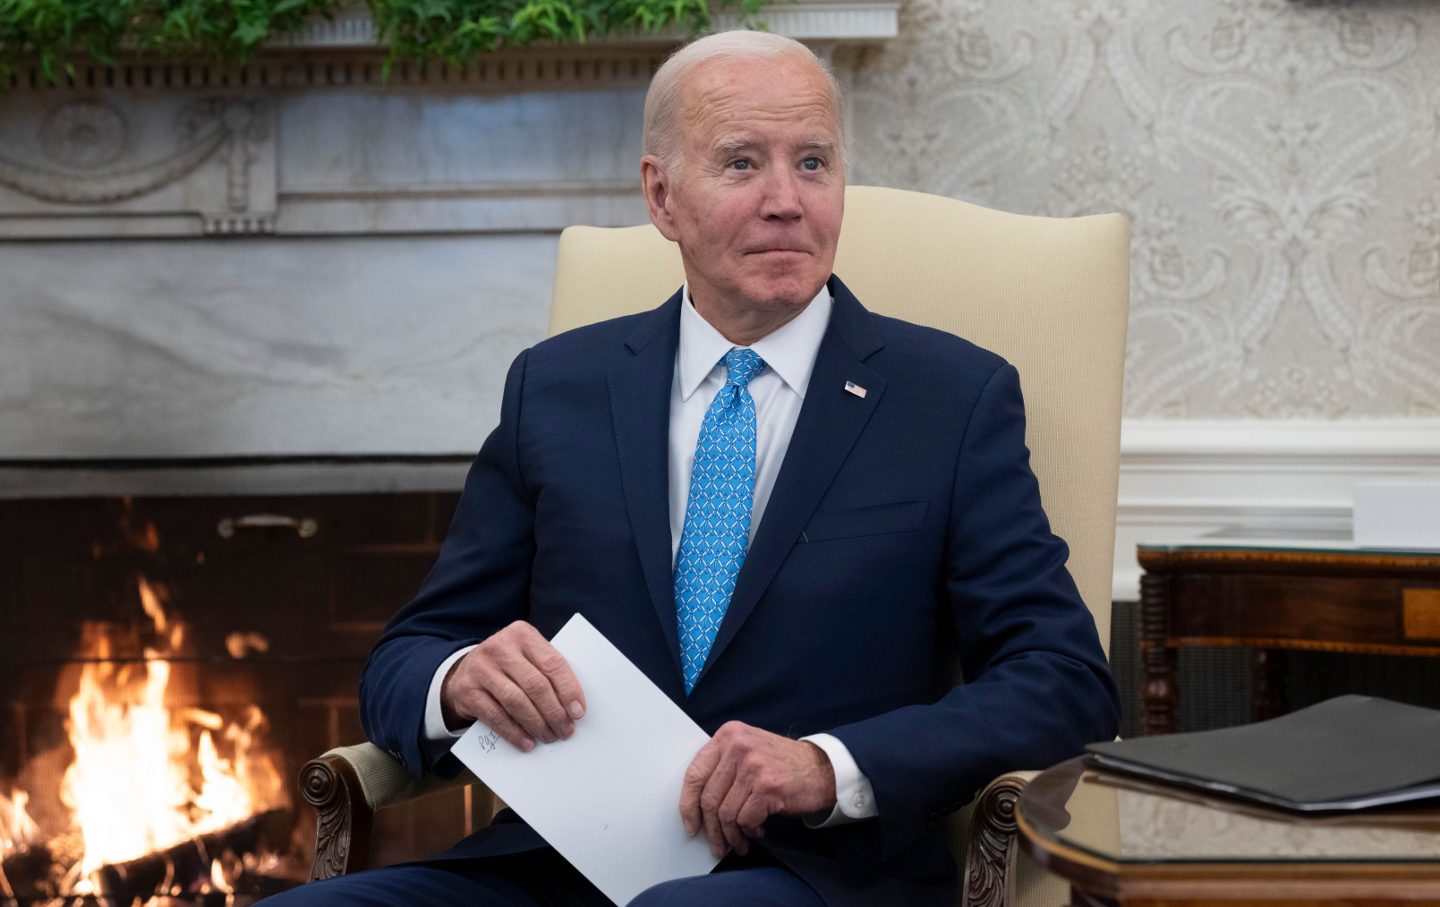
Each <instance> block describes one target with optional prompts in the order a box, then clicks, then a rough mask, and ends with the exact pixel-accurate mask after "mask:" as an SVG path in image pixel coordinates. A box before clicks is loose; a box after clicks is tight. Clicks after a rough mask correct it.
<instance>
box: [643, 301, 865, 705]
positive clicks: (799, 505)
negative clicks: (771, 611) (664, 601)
mask: <svg viewBox="0 0 1440 907" xmlns="http://www.w3.org/2000/svg"><path fill="white" fill-rule="evenodd" d="M830 289H831V292H832V293H833V294H834V297H835V305H834V308H833V309H832V310H831V313H830V324H829V325H828V326H827V328H826V330H825V336H824V338H823V339H822V340H821V341H820V350H819V352H818V353H817V354H816V357H815V368H814V369H813V370H812V371H811V373H810V385H809V387H807V388H806V391H805V402H804V404H803V405H802V406H801V407H800V416H799V418H798V419H797V421H796V423H795V432H794V433H793V434H792V435H791V436H790V446H789V448H788V449H787V450H786V452H785V460H784V463H783V464H782V465H781V467H780V474H779V475H778V476H776V478H775V488H774V489H773V490H772V491H771V492H770V501H769V503H768V504H766V506H765V513H764V515H763V516H762V517H761V520H760V526H759V528H758V529H757V530H756V532H755V540H754V541H753V542H752V543H751V545H750V550H749V552H748V553H747V554H746V555H745V563H744V565H743V566H742V567H741V568H740V576H739V578H738V579H737V580H736V583H735V592H734V594H733V595H731V597H730V607H729V608H728V609H727V610H726V612H725V619H724V620H723V621H722V622H721V624H720V631H719V633H718V635H717V636H716V638H715V644H714V646H713V647H712V648H711V649H710V655H709V657H708V658H707V659H706V660H705V667H704V669H703V670H702V671H701V673H700V677H699V678H698V679H697V680H696V684H697V685H698V684H699V683H700V682H702V681H703V680H704V679H705V674H706V673H707V672H708V671H709V670H710V666H711V665H713V664H714V663H715V662H716V660H717V659H719V657H720V655H721V653H722V652H723V651H724V650H725V647H726V646H727V645H728V644H729V643H730V640H732V639H734V638H735V634H736V633H738V632H739V630H740V627H741V625H742V624H744V623H745V619H746V618H748V617H749V616H750V612H751V611H753V610H754V609H755V605H756V603H758V602H759V601H760V597H761V596H762V595H763V594H764V592H765V589H766V588H767V587H769V585H770V581H771V580H772V579H774V577H775V573H776V571H777V570H779V569H780V565H781V564H782V563H784V561H785V558H786V556H787V555H788V554H789V553H790V549H791V548H792V547H793V546H794V544H795V541H796V539H798V538H799V537H800V533H801V531H802V530H804V528H805V526H806V524H807V523H808V522H809V521H810V517H811V516H812V515H813V514H814V513H815V508H816V507H818V506H819V504H820V499H821V498H822V497H824V495H825V492H826V490H827V489H829V487H830V483H831V482H832V481H833V480H834V478H835V474H836V473H838V472H839V471H840V466H841V465H842V464H843V463H844V462H845V457H846V456H847V455H848V454H849V452H850V448H851V447H853V446H854V444H855V440H856V439H857V438H858V437H859V436H860V432H861V430H862V429H864V427H865V423H866V422H868V421H869V420H870V414H871V413H872V412H874V411H875V406H876V404H878V403H879V402H880V397H881V396H882V395H883V394H884V391H885V379H884V378H882V377H880V375H879V374H878V373H876V372H875V371H874V370H872V369H871V368H869V367H868V366H866V365H865V364H864V360H865V359H867V358H869V357H870V356H871V355H872V354H873V353H875V352H876V351H877V350H879V349H880V348H881V347H883V346H884V345H885V343H884V341H883V340H881V338H880V336H879V335H878V334H877V333H875V331H874V329H873V328H872V327H871V326H870V324H869V320H870V318H871V315H870V313H869V312H867V311H866V310H865V309H864V307H863V306H861V305H860V303H859V301H858V300H857V299H856V298H855V296H854V294H853V293H851V292H850V291H849V289H847V288H846V287H845V285H844V284H843V283H841V282H840V279H839V278H838V277H831V279H830ZM847 381H849V382H854V383H855V384H857V385H859V386H860V387H863V388H864V389H865V396H864V397H860V396H856V395H855V394H853V393H850V392H848V391H847V390H846V389H845V383H846V382H847ZM670 625H671V627H672V628H673V626H674V615H673V614H672V615H671V624H670Z"/></svg>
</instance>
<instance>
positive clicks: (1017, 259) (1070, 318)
mask: <svg viewBox="0 0 1440 907" xmlns="http://www.w3.org/2000/svg"><path fill="white" fill-rule="evenodd" d="M845 204H846V212H845V220H844V228H843V230H842V233H841V236H840V249H839V252H838V254H837V256H836V262H835V271H836V273H837V274H839V275H840V276H841V277H843V278H844V280H845V282H846V285H847V286H849V287H850V288H851V289H852V290H854V292H855V294H856V296H858V297H859V299H860V300H861V302H863V303H864V304H865V305H866V306H867V307H868V308H870V309H871V310H872V311H875V312H879V313H881V314H885V315H893V316H896V317H899V318H903V319H906V320H908V321H914V322H918V323H920V324H925V325H930V326H932V327H936V328H941V329H943V330H947V331H951V332H953V333H956V334H959V335H961V336H963V337H965V338H967V339H969V340H972V341H974V342H976V343H978V344H980V345H981V346H984V347H987V348H989V349H991V350H994V351H995V352H997V353H1000V354H1001V355H1002V356H1004V357H1005V358H1006V359H1008V360H1010V362H1012V363H1013V364H1014V365H1015V366H1016V368H1017V369H1019V372H1020V380H1021V386H1022V388H1023V390H1024V394H1025V403H1026V412H1027V415H1028V428H1027V431H1026V441H1027V442H1028V444H1029V446H1030V450H1031V457H1032V460H1031V462H1032V465H1033V467H1034V470H1035V473H1036V475H1037V476H1038V477H1039V480H1040V493H1041V498H1042V500H1043V501H1044V504H1045V509H1046V511H1047V512H1048V513H1049V515H1050V520H1051V523H1052V525H1053V527H1054V530H1055V532H1056V533H1058V534H1059V535H1060V536H1061V537H1062V538H1064V539H1065V540H1066V542H1068V543H1069V545H1070V561H1069V568H1070V571H1071V573H1072V574H1073V575H1074V577H1075V581H1076V583H1078V585H1079V587H1080V593H1081V595H1082V597H1083V598H1084V599H1085V603H1086V605H1087V606H1089V608H1090V611H1091V613H1092V614H1094V616H1095V623H1096V626H1097V628H1098V629H1099V631H1100V639H1101V642H1102V643H1103V644H1105V645H1106V646H1107V649H1108V646H1109V637H1110V581H1111V572H1112V566H1111V565H1112V558H1113V555H1114V546H1115V495H1116V486H1117V482H1118V474H1119V454H1120V392H1121V374H1122V370H1123V365H1124V359H1125V329H1126V321H1127V315H1128V309H1129V257H1130V231H1129V226H1128V224H1127V223H1126V221H1125V219H1124V217H1122V216H1120V215H1118V214H1106V215H1099V216H1094V217H1080V218H1064V219H1058V218H1042V217H1027V216H1022V215H1017V214H1007V213H1004V212H1000V211H992V210H990V209H987V208H982V207H979V206H977V205H972V204H967V203H965V202H960V201H955V200H953V199H947V198H940V197H938V196H933V195H924V194H921V193H916V192H904V191H900V190H895V189H881V188H876V187H871V186H852V187H850V188H849V189H847V190H846V196H845ZM683 279H684V275H683V272H682V270H681V266H680V256H679V252H678V250H677V248H676V247H675V246H674V245H673V244H671V243H670V242H668V241H667V240H665V239H664V238H663V237H661V236H660V234H659V233H658V232H657V231H656V230H655V229H654V228H653V227H650V226H644V227H625V228H618V229H606V228H597V227H571V228H570V229H568V230H566V231H565V232H564V233H563V234H562V235H561V238H560V251H559V262H558V265H557V267H556V274H555V295H554V299H553V302H552V305H551V310H550V331H551V333H557V332H559V331H564V330H568V329H570V328H573V327H577V326H579V325H583V324H587V323H590V322H594V321H599V320H601V319H604V318H610V317H613V316H616V315H623V314H628V313H631V312H635V311H640V310H642V309H645V308H650V307H653V306H655V305H658V304H659V303H660V302H661V301H663V300H664V299H665V298H666V297H667V296H669V295H670V294H671V293H673V292H674V291H675V288H676V287H677V286H679V285H680V283H681V281H682V280H683ZM1023 717H1024V716H1016V720H1023ZM1016 768H1017V769H1026V770H1036V769H1041V768H1045V766H1041V765H1027V766H1016ZM1028 777H1029V776H1028V775H1027V774H1026V773H1025V772H1016V773H1014V774H1010V775H1005V776H1003V777H1001V778H998V779H996V780H995V781H994V782H992V783H991V784H990V785H989V786H988V787H986V788H985V790H983V791H982V792H981V793H980V794H979V796H977V797H976V799H975V801H974V802H973V803H972V804H971V805H970V806H969V807H967V808H966V809H965V810H963V811H961V812H960V813H958V814H957V816H956V817H955V818H954V819H953V820H952V823H951V837H952V847H953V849H954V852H955V854H956V857H957V859H959V860H961V861H962V864H963V865H962V867H961V873H962V876H961V879H962V882H961V903H962V904H964V905H982V904H983V905H996V904H1024V905H1037V907H1038V905H1049V907H1053V905H1056V904H1061V903H1065V902H1066V899H1067V897H1068V893H1067V891H1066V889H1065V888H1064V886H1063V885H1061V884H1060V883H1059V881H1058V880H1057V879H1055V878H1054V877H1051V876H1048V875H1046V874H1045V873H1044V872H1043V871H1042V870H1040V869H1039V868H1038V867H1037V866H1035V865H1034V864H1033V863H1031V862H1029V860H1028V859H1026V858H1025V857H1023V855H1017V851H1016V847H1015V821H1014V808H1015V800H1016V798H1017V796H1018V793H1019V791H1020V789H1021V788H1022V787H1023V786H1024V784H1025V782H1026V780H1027V779H1028ZM473 781H474V779H473V778H469V779H463V778H462V779H459V780H457V781H452V782H448V783H450V784H455V783H466V782H473ZM301 788H302V791H303V792H304V794H305V796H306V799H307V800H309V801H310V802H311V803H312V804H314V805H315V806H316V807H317V809H319V810H320V817H319V826H318V841H317V848H316V857H315V865H314V869H313V871H312V878H326V877H329V876H332V875H338V874H341V873H344V872H347V871H351V870H355V869H359V868H362V867H364V866H365V865H367V860H368V855H369V850H370V841H369V829H370V821H371V817H372V816H373V814H374V811H375V810H377V809H380V808H381V807H384V806H386V805H389V804H392V803H396V802H400V801H403V800H406V799H410V798H412V797H415V796H418V795H420V794H423V793H428V792H430V791H433V790H434V789H435V788H436V782H434V781H433V780H425V781H420V782H414V781H412V780H411V779H410V778H409V777H408V776H407V775H406V774H405V771H404V769H403V768H402V767H401V766H400V764H399V763H398V762H396V761H395V760H393V759H391V758H390V757H389V756H387V755H385V754H384V753H383V752H381V751H380V750H379V749H377V748H375V747H373V746H371V745H369V744H361V745H359V746H352V747H342V748H340V749H337V750H331V751H330V752H329V753H326V754H325V755H324V756H322V757H320V758H319V759H317V760H315V761H313V762H311V763H310V764H309V765H307V766H306V768H305V771H304V773H303V775H302V779H301Z"/></svg>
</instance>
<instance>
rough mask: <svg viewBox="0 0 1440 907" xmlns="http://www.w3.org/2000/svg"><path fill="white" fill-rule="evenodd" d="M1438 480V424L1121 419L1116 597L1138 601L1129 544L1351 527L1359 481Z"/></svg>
mask: <svg viewBox="0 0 1440 907" xmlns="http://www.w3.org/2000/svg"><path fill="white" fill-rule="evenodd" d="M1406 475H1430V476H1440V418H1427V419H1375V420H1359V419H1357V420H1350V421H1343V422H1319V421H1313V422H1312V421H1293V422H1291V421H1285V422H1280V421H1259V420H1253V421H1251V420H1236V421H1213V422H1212V421H1204V422H1202V421H1161V420H1129V421H1127V422H1126V423H1125V425H1124V427H1123V428H1122V430H1121V436H1120V494H1119V507H1118V510H1117V514H1116V545H1115V592H1114V596H1115V598H1116V600H1118V601H1134V600H1136V599H1137V598H1138V596H1139V578H1140V568H1139V566H1138V565H1137V564H1136V563H1135V546H1136V545H1137V544H1140V543H1172V542H1182V541H1187V540H1190V539H1194V538H1197V537H1199V536H1202V535H1205V534H1206V533H1209V532H1213V531H1216V530H1218V529H1225V528H1230V527H1236V528H1239V529H1241V530H1244V531H1256V532H1276V531H1279V532H1286V531H1304V530H1331V531H1336V530H1339V531H1349V529H1350V515H1351V501H1352V489H1353V487H1354V485H1355V483H1356V482H1358V481H1363V480H1365V479H1379V478H1392V477H1395V476H1406Z"/></svg>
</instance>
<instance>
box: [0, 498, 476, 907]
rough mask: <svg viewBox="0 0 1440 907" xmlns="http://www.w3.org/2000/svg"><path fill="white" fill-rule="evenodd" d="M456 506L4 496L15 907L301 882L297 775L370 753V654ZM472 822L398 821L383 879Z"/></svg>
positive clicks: (447, 815) (461, 809)
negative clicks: (362, 713)
mask: <svg viewBox="0 0 1440 907" xmlns="http://www.w3.org/2000/svg"><path fill="white" fill-rule="evenodd" d="M40 484H42V485H43V483H40ZM141 484H143V483H141ZM181 484H183V483H181ZM455 501H456V495H455V493H454V492H447V491H409V492H379V493H376V492H373V491H371V492H365V493H359V492H351V493H331V494H308V495H301V494H266V495H236V494H227V495H215V494H207V495H187V496H158V495H157V496H149V495H138V496H125V497H117V496H106V495H97V496H92V497H63V498H62V497H30V498H22V499H5V500H0V672H3V674H0V676H3V677H4V680H3V681H0V859H3V863H0V866H3V868H4V872H5V874H4V876H3V877H0V904H7V905H8V904H11V903H22V904H23V903H34V904H54V905H60V904H65V905H69V904H91V903H97V904H98V903H115V904H130V903H135V902H137V899H138V902H139V903H144V904H156V905H159V904H170V903H206V904H210V903H216V904H248V903H250V902H251V901H253V900H254V899H256V898H257V897H259V896H261V895H263V894H265V893H269V892H272V891H275V890H278V889H281V888H284V887H288V886H290V885H292V884H296V883H298V882H299V881H301V880H303V879H304V878H305V877H306V874H307V872H308V869H309V851H310V849H311V848H312V847H313V843H314V820H313V817H312V815H311V812H310V810H309V809H308V807H305V805H304V803H303V801H301V800H300V798H299V797H298V795H297V792H296V789H295V778H296V776H297V773H298V772H299V770H300V767H301V766H302V765H303V764H304V762H305V761H306V760H308V759H310V758H313V757H314V756H316V755H318V754H319V753H321V752H323V751H324V750H326V749H328V748H330V747H332V746H335V745H339V744H344V743H354V742H357V741H359V740H360V739H361V738H362V732H361V729H360V723H359V718H358V709H357V703H356V689H357V683H358V679H359V674H360V670H361V668H362V666H363V664H364V660H365V657H366V655H367V653H368V651H369V648H370V646H371V644H372V643H373V642H374V640H375V638H376V636H377V635H378V633H379V631H380V629H381V627H382V626H383V625H384V623H385V621H386V620H387V619H388V618H389V616H390V615H391V614H392V613H393V612H394V611H395V610H396V609H397V608H398V607H400V606H401V605H403V604H404V603H405V602H406V601H407V600H408V599H409V598H410V597H411V596H412V595H413V594H414V592H415V589H416V588H417V587H418V585H419V583H420V581H421V579H422V578H423V577H424V574H425V572H426V570H428V568H429V566H430V565H431V563H433V561H434V558H435V556H436V554H437V552H438V548H439V544H440V541H441V540H442V539H443V536H444V532H445V529H446V526H447V525H448V522H449V518H450V514H451V512H452V511H453V509H454V506H455ZM87 697H88V698H87ZM162 708H163V712H157V709H162ZM157 715H158V716H159V717H157ZM106 721H108V722H110V723H111V724H112V725H119V726H120V727H119V729H118V730H117V729H116V728H115V727H111V728H109V729H108V730H105V729H100V730H97V729H96V727H94V725H96V724H103V723H104V722H106ZM143 732H148V733H149V734H150V737H148V738H145V739H144V740H135V739H130V737H126V736H125V735H131V736H143ZM107 734H108V735H109V738H108V739H107V737H106V735H107ZM97 736H98V737H99V738H101V739H100V740H98V741H97V740H96V739H95V738H96V737H97ZM167 760H168V761H167ZM156 777H160V781H159V782H157V781H156ZM157 785H158V786H157ZM227 797H228V798H229V799H228V800H227ZM236 797H240V798H241V799H240V802H239V803H238V804H237V802H236V800H235V798H236ZM246 798H248V799H246ZM161 807H168V808H170V809H171V812H170V813H169V814H168V815H167V816H162V817H161V818H159V819H156V818H153V817H151V816H150V814H151V813H152V812H154V811H156V810H160V808H161ZM466 809H467V807H466V804H465V801H464V799H463V792H458V791H457V792H451V793H449V794H441V795H437V796H436V797H434V798H430V799H428V800H427V801H422V802H421V803H418V804H416V805H415V806H413V807H408V808H402V809H397V810H391V811H387V814H386V815H383V816H382V817H381V821H382V822H384V823H385V824H386V826H387V828H386V832H385V834H383V835H379V836H377V839H379V840H384V841H385V842H387V845H386V846H388V847H389V848H390V849H389V850H388V851H386V852H384V853H378V854H376V855H375V859H376V861H377V862H391V861H395V860H400V859H405V858H407V857H411V856H417V855H420V854H424V853H430V852H435V851H437V850H440V849H443V848H445V847H447V846H448V845H449V844H451V843H453V842H454V841H455V840H457V839H458V838H459V837H461V836H462V835H463V834H464V833H465V832H466V831H467V829H468V828H469V826H470V821H469V816H468V815H467V813H466ZM96 816H100V817H101V818H100V819H96V818H95V817H96ZM97 823H98V825H100V826H108V828H106V829H104V830H105V832H106V833H107V834H109V835H110V836H111V837H112V838H115V837H117V836H118V838H119V839H120V843H119V844H111V845H108V846H109V848H110V849H108V850H105V849H101V847H100V845H98V844H97V843H96V842H95V841H94V840H93V839H94V838H96V836H97V835H99V834H100V832H99V831H96V830H95V828H94V827H93V826H96V825H97ZM82 824H86V825H87V826H91V827H85V828H83V829H82V827H81V826H82ZM87 849H88V850H89V851H90V853H89V855H88V856H84V854H85V851H86V850H87ZM82 858H83V860H84V864H83V865H80V861H81V860H82ZM107 895H108V899H107V898H106V897H105V896H107Z"/></svg>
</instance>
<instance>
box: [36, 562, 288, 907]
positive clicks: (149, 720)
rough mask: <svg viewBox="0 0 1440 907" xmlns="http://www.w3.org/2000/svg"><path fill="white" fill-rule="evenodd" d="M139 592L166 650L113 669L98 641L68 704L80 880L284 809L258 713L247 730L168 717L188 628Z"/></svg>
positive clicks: (185, 713) (204, 718)
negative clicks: (260, 742) (174, 660)
mask: <svg viewBox="0 0 1440 907" xmlns="http://www.w3.org/2000/svg"><path fill="white" fill-rule="evenodd" d="M139 590H140V601H141V605H142V606H143V607H144V609H145V613H146V614H147V615H148V616H149V617H150V620H151V623H152V625H153V627H154V629H155V632H156V634H157V635H158V636H159V637H160V640H161V646H160V648H150V647H146V648H145V656H146V659H145V661H144V662H142V663H140V664H138V665H135V664H122V665H117V663H116V662H114V661H111V660H108V659H110V658H111V657H112V656H113V654H114V652H113V651H112V650H113V646H112V644H111V641H110V640H109V638H108V637H106V636H105V635H103V634H98V633H96V634H93V635H94V637H95V638H94V639H93V640H92V641H91V645H90V646H89V649H90V651H87V654H88V655H91V656H93V657H94V658H95V659H96V660H95V661H93V662H91V663H88V664H86V665H85V666H84V668H83V669H82V671H81V674H80V686H79V690H78V691H77V692H76V694H75V696H74V697H73V698H72V699H71V700H70V718H69V722H68V729H69V734H70V743H71V745H72V746H73V748H74V750H75V759H74V762H72V763H71V765H70V767H69V768H68V769H67V770H66V772H65V775H64V778H63V780H62V782H61V800H62V801H63V802H64V803H65V805H66V806H68V807H69V808H70V809H71V811H72V813H73V817H74V821H75V824H76V825H77V826H78V827H79V829H80V832H81V834H82V837H83V839H84V846H85V849H84V854H85V855H84V858H83V860H82V861H81V864H80V867H79V872H78V876H79V878H80V879H88V878H89V876H90V874H91V873H92V872H94V871H95V870H96V869H98V868H100V867H101V866H104V865H106V864H110V863H119V862H124V861H126V860H131V859H135V858H136V857H140V856H143V855H145V854H147V853H150V852H153V851H157V850H162V849H164V848H167V847H170V846H172V845H174V844H177V843H179V842H181V841H184V840H187V839H189V838H192V837H194V836H196V835H200V834H204V833H205V832H208V831H214V830H216V829H219V828H223V827H224V826H226V825H230V824H232V823H234V822H237V821H240V820H242V819H244V818H246V817H248V816H250V815H252V814H254V813H256V812H258V811H260V810H262V809H266V808H269V807H271V806H275V805H278V804H279V803H280V802H282V797H283V794H282V793H281V791H282V786H281V782H280V776H279V772H278V770H277V769H276V767H275V765H274V763H273V762H272V761H271V760H270V758H269V756H268V755H267V754H265V753H264V752H262V751H260V750H259V749H258V747H256V746H255V737H256V734H257V732H258V731H259V730H261V729H262V728H263V726H264V715H263V714H262V713H260V711H259V709H256V708H254V707H253V706H252V707H251V709H250V711H249V712H248V713H247V715H246V716H245V719H244V723H243V724H227V723H226V722H225V721H224V719H223V718H222V717H221V716H220V715H218V714H215V713H213V712H207V711H204V710H201V709H193V708H191V709H184V710H178V711H172V710H170V709H169V708H167V705H166V701H165V698H166V690H167V687H168V685H169V682H170V674H171V664H170V662H169V661H168V660H166V659H167V658H168V657H172V656H174V655H175V654H177V653H178V651H179V650H180V648H181V646H182V644H183V642H184V639H185V635H186V627H185V624H184V623H182V622H179V621H175V620H172V619H170V618H169V617H168V616H167V615H166V613H165V609H164V607H163V603H162V600H161V599H162V596H161V594H160V590H159V589H157V588H155V587H153V586H152V585H151V584H149V583H147V582H146V581H145V580H144V579H141V580H140V583H139ZM217 733H218V734H219V735H220V737H221V740H222V741H224V742H225V744H226V745H227V748H228V750H229V752H230V753H231V755H230V756H228V757H227V756H225V755H222V753H221V749H220V747H219V746H217V744H216V739H215V735H216V734H217ZM192 754H193V756H192ZM82 887H83V886H80V885H77V889H76V890H77V891H78V890H81V888H82Z"/></svg>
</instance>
